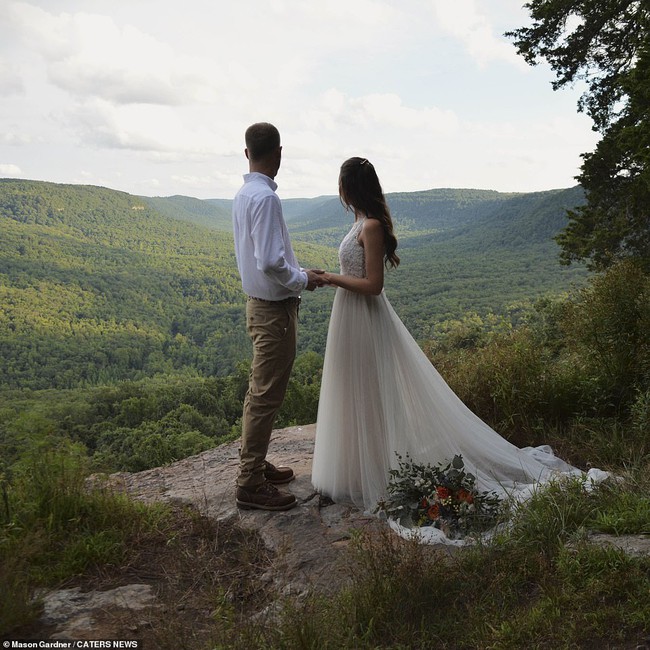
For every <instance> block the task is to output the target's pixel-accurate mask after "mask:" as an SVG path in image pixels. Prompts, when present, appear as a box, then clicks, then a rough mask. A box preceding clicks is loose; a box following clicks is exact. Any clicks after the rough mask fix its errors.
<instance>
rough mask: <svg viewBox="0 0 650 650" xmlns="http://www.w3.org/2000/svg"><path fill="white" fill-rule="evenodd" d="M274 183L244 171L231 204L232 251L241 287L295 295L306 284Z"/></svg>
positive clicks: (277, 296) (274, 296)
mask: <svg viewBox="0 0 650 650" xmlns="http://www.w3.org/2000/svg"><path fill="white" fill-rule="evenodd" d="M277 187H278V186H277V183H276V182H275V181H274V180H273V179H271V178H269V177H268V176H266V175H265V174H260V173H259V172H251V173H250V174H245V175H244V185H243V186H242V188H241V189H240V190H239V192H237V195H236V196H235V199H234V201H233V206H232V222H233V232H234V235H235V254H236V256H237V267H238V268H239V275H240V276H241V281H242V288H243V289H244V292H245V293H246V294H247V295H248V296H252V297H253V298H261V299H262V300H274V301H275V300H284V299H285V298H291V297H297V296H299V295H300V292H301V291H302V290H303V289H305V288H306V286H307V273H306V272H305V271H304V270H302V269H301V268H300V267H299V266H298V262H297V261H296V256H295V254H294V252H293V248H292V247H291V241H290V240H289V232H288V230H287V225H286V223H285V221H284V217H283V216H282V204H281V203H280V199H279V197H278V195H277V194H276V193H275V190H276V189H277Z"/></svg>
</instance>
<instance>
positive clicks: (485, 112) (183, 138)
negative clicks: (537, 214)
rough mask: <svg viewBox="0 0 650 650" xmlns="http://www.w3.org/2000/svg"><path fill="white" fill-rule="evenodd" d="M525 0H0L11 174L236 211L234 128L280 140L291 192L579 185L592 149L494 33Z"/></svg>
mask: <svg viewBox="0 0 650 650" xmlns="http://www.w3.org/2000/svg"><path fill="white" fill-rule="evenodd" d="M522 4H523V2H522V0H453V1H452V0H319V1H317V2H311V1H307V0H236V1H235V0H184V1H183V2H179V1H178V0H28V1H14V0H0V177H13V178H27V179H36V180H48V181H54V182H64V183H84V184H92V185H104V186H107V187H111V188H114V189H119V190H124V191H127V192H130V193H133V194H141V195H148V196H169V195H172V194H185V195H188V196H195V197H198V198H215V197H219V198H229V197H231V196H232V195H233V194H234V192H235V191H236V190H237V188H238V187H239V185H240V184H241V175H242V173H244V172H245V171H247V164H246V160H245V158H244V157H243V147H244V143H243V132H244V130H245V129H246V127H247V126H248V125H249V124H250V123H252V122H256V121H270V122H273V123H274V124H275V125H276V126H277V127H278V128H279V129H280V132H281V134H282V141H283V147H284V148H283V166H282V169H281V170H280V174H279V175H278V178H277V181H278V183H279V186H280V187H279V190H278V192H279V194H280V196H282V197H283V198H289V197H313V196H318V195H322V194H335V193H336V182H337V176H338V169H339V166H340V164H341V162H342V161H343V160H344V159H345V158H347V157H349V156H353V155H361V156H365V157H367V158H369V159H370V160H371V161H372V162H373V163H374V164H375V167H376V168H377V171H378V172H379V175H380V178H381V180H382V183H383V186H384V189H385V191H387V192H391V191H414V190H422V189H430V188H437V187H463V188H466V187H472V188H481V189H496V190H500V191H535V190H546V189H551V188H560V187H570V186H572V185H574V184H575V180H574V176H575V175H576V174H577V173H578V169H579V166H580V154H581V153H582V152H585V151H590V150H592V149H593V148H594V146H595V143H596V141H597V136H596V134H594V133H593V132H592V130H591V121H590V120H589V119H588V118H587V117H586V116H584V115H581V114H578V113H577V111H576V101H577V98H578V96H579V92H580V89H579V88H574V89H568V90H561V91H557V92H554V91H553V90H552V88H551V83H550V82H551V81H552V79H553V74H552V73H551V71H550V70H549V69H548V68H547V67H545V66H539V67H536V68H531V67H529V66H527V65H526V64H525V63H524V61H523V59H522V58H521V57H518V56H517V54H516V53H515V49H514V47H513V46H512V43H511V42H510V41H509V40H508V39H506V38H505V37H504V36H503V33H504V32H505V31H507V30H509V29H515V28H517V27H521V26H523V25H525V24H528V22H529V18H528V15H527V13H526V11H525V10H524V9H523V8H522V6H521V5H522Z"/></svg>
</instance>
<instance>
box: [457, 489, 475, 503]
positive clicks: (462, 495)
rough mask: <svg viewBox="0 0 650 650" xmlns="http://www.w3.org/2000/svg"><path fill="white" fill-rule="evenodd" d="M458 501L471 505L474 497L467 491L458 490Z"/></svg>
mask: <svg viewBox="0 0 650 650" xmlns="http://www.w3.org/2000/svg"><path fill="white" fill-rule="evenodd" d="M458 499H459V500H460V501H466V502H467V503H472V502H473V501H474V495H473V494H472V493H471V492H469V491H468V490H465V489H463V488H461V489H460V490H458Z"/></svg>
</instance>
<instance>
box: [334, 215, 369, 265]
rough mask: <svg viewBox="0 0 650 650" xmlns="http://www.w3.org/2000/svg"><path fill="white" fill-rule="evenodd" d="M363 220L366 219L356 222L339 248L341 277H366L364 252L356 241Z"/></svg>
mask: <svg viewBox="0 0 650 650" xmlns="http://www.w3.org/2000/svg"><path fill="white" fill-rule="evenodd" d="M365 220H366V217H364V218H362V219H359V220H358V221H356V222H355V223H354V225H353V226H352V229H351V230H350V232H349V233H348V234H347V235H346V236H345V237H344V238H343V241H342V242H341V245H340V246H339V265H340V266H341V273H342V274H343V275H353V276H354V277H356V278H365V277H366V256H365V251H364V249H363V246H362V245H361V244H360V243H359V241H358V238H359V233H360V232H361V228H362V227H363V224H364V222H365Z"/></svg>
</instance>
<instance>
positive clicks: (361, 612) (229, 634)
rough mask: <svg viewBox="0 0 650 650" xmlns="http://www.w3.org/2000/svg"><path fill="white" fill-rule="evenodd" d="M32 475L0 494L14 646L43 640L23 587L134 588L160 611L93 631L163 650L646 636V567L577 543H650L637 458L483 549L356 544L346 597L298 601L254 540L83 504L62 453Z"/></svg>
mask: <svg viewBox="0 0 650 650" xmlns="http://www.w3.org/2000/svg"><path fill="white" fill-rule="evenodd" d="M35 462H36V463H37V464H36V465H35V464H34V463H35ZM37 467H38V468H40V471H41V472H45V473H47V472H49V475H48V478H47V480H46V478H45V475H44V474H42V475H41V476H40V477H34V476H33V475H32V476H33V478H34V479H35V480H33V481H31V482H30V481H27V482H24V481H22V479H21V477H16V479H15V481H14V483H13V485H12V488H11V489H10V490H8V497H9V499H8V503H9V506H10V509H11V512H10V514H12V517H11V520H10V521H5V522H4V525H3V528H2V537H1V538H0V558H1V560H2V562H1V563H0V585H1V586H0V589H1V590H3V592H2V593H1V594H0V595H1V598H0V602H1V603H2V605H1V607H2V610H1V612H2V619H1V621H2V627H1V628H0V629H1V630H2V632H3V633H5V634H7V633H8V631H12V635H13V636H16V637H18V636H22V637H25V638H42V636H43V635H44V634H45V632H46V630H44V629H43V627H42V626H40V625H39V624H38V622H37V620H36V618H37V614H38V605H37V604H36V605H34V604H33V603H32V602H31V598H32V595H33V593H34V589H35V588H37V587H61V586H65V587H69V586H80V587H81V588H82V590H87V589H108V588H111V587H114V586H118V585H122V584H129V583H133V582H145V583H147V584H151V585H153V586H154V588H155V592H156V595H157V598H158V602H160V603H162V605H163V607H162V608H152V609H151V610H150V611H147V612H146V613H145V614H143V613H141V612H140V613H138V612H136V613H133V612H129V611H125V612H121V613H119V612H118V613H113V614H112V615H111V616H112V618H111V619H110V620H107V621H103V622H102V621H99V623H98V624H99V625H100V626H101V625H102V624H106V625H107V628H106V629H107V630H110V633H111V634H110V635H109V636H113V638H118V637H120V636H123V638H132V637H133V636H136V637H138V638H144V639H145V640H146V641H147V643H148V644H151V647H155V648H161V649H163V650H166V649H167V648H169V649H171V648H187V649H188V650H189V649H192V650H219V649H224V650H225V649H233V650H239V649H241V650H244V649H246V650H252V649H254V648H273V649H275V648H277V649H286V650H293V649H296V650H298V649H301V650H302V649H307V648H309V649H313V650H316V649H320V648H323V649H326V648H332V649H334V648H335V649H346V648H350V649H352V648H355V649H364V648H423V649H424V648H441V649H444V648H454V649H456V648H459V649H462V648H486V649H488V648H490V649H492V648H494V649H496V648H499V649H513V650H515V649H517V650H519V649H520V648H549V649H551V648H552V649H553V650H555V649H562V648H567V649H568V648H612V649H613V648H635V647H636V645H637V644H640V643H642V642H643V641H644V639H646V638H647V637H648V635H649V634H650V599H648V597H647V594H648V593H650V557H647V556H646V557H631V556H628V555H626V554H625V553H624V552H622V551H620V550H617V549H615V548H603V547H600V546H597V545H595V544H593V543H592V542H591V541H590V538H589V533H588V531H603V532H614V533H630V534H632V533H634V534H642V533H646V534H647V533H648V532H649V531H648V522H650V499H649V498H648V496H647V495H648V494H650V471H649V470H650V464H649V463H648V462H647V461H646V463H645V464H644V465H640V466H637V467H636V468H633V469H630V470H628V471H625V472H623V473H622V477H621V479H620V480H617V481H610V482H607V483H604V484H601V485H599V486H597V487H596V488H595V489H593V490H590V491H588V490H585V489H584V485H583V484H582V483H581V482H580V481H577V480H569V481H565V482H563V483H561V484H560V483H558V484H554V485H552V486H550V487H549V488H548V489H546V490H542V491H539V492H538V493H536V494H535V495H533V497H532V498H531V499H530V500H529V501H527V502H526V503H525V504H523V505H522V506H521V507H519V508H518V509H517V510H516V511H515V513H514V516H513V517H512V520H511V524H510V525H509V526H508V528H507V529H506V530H505V531H503V532H502V533H501V534H500V535H499V536H498V537H497V538H495V539H494V540H493V541H491V542H490V543H485V544H484V545H478V546H475V547H469V548H463V549H449V548H442V549H440V548H435V547H430V546H425V545H420V544H418V543H417V542H414V541H406V540H403V539H400V538H398V537H396V536H395V535H393V534H392V533H390V532H389V531H386V532H385V534H379V535H377V534H375V535H361V534H359V535H357V536H355V537H354V541H353V544H352V548H351V550H350V555H349V558H348V561H349V567H350V572H351V576H352V581H351V585H350V586H349V587H348V588H345V589H344V590H342V591H340V592H339V593H337V594H335V595H333V596H332V595H329V596H327V597H325V596H323V595H320V594H319V593H313V594H312V595H311V596H309V597H307V598H306V599H299V600H292V599H290V598H281V597H279V596H277V594H274V593H273V592H272V591H270V590H269V589H267V588H266V587H265V586H264V585H263V584H261V583H260V579H259V576H260V574H262V573H263V572H265V571H267V570H268V568H269V566H270V565H271V562H272V558H270V557H269V556H268V554H267V553H266V551H265V550H264V548H263V545H262V543H261V541H260V539H259V537H257V536H256V535H254V534H251V533H250V532H249V533H246V532H244V531H241V530H239V529H238V528H237V527H236V526H232V525H231V526H227V525H224V524H219V525H217V524H215V523H214V522H211V521H210V520H208V519H206V518H205V517H202V516H200V515H198V514H196V513H195V512H192V511H188V510H185V509H178V508H171V507H169V506H162V505H157V506H146V505H144V504H141V503H135V502H132V501H129V500H128V499H126V498H124V497H120V496H116V495H111V494H108V493H105V492H97V491H95V492H87V491H86V490H85V488H84V485H85V484H84V482H83V481H82V480H81V478H80V477H81V476H83V472H82V469H81V467H80V465H79V463H78V459H77V460H75V458H74V454H73V456H72V457H70V456H65V457H63V458H62V457H60V455H59V456H57V455H54V456H47V455H41V457H40V459H39V460H38V461H36V460H35V459H32V461H31V465H30V472H31V471H34V470H35V469H36V468H37ZM25 476H27V474H26V475H25ZM264 612H266V613H264ZM251 615H254V617H253V618H252V619H251ZM143 621H146V624H145V623H143Z"/></svg>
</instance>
